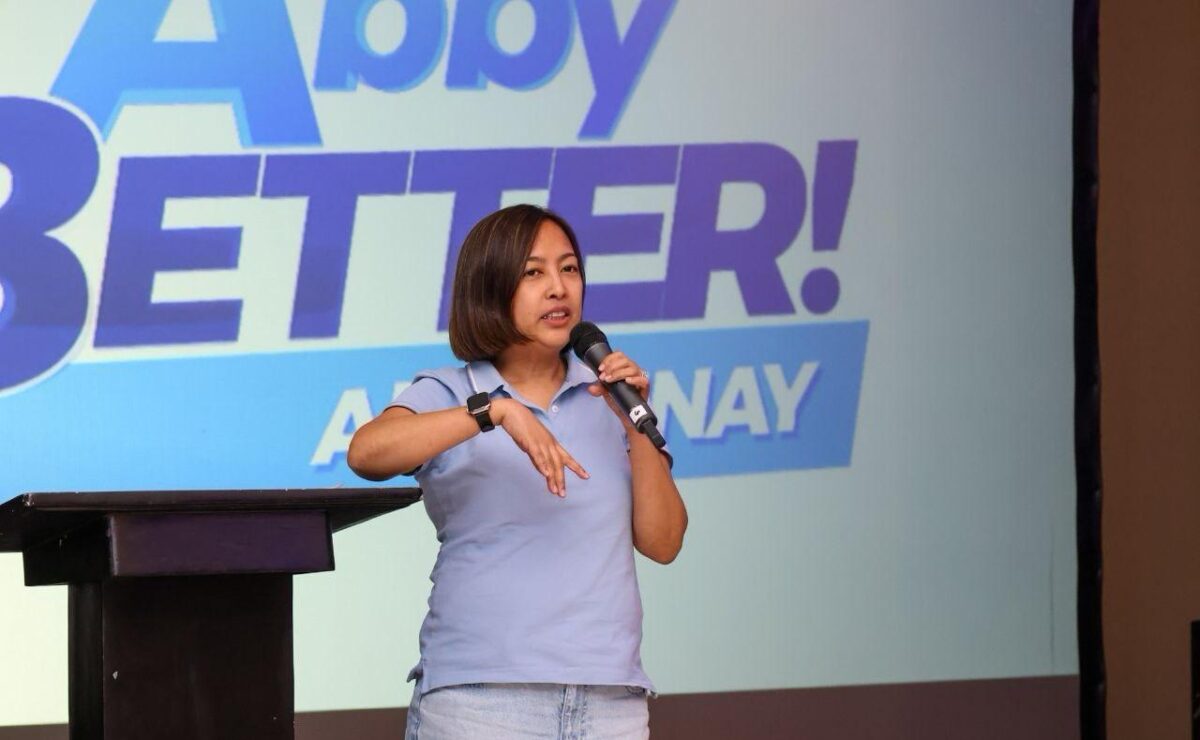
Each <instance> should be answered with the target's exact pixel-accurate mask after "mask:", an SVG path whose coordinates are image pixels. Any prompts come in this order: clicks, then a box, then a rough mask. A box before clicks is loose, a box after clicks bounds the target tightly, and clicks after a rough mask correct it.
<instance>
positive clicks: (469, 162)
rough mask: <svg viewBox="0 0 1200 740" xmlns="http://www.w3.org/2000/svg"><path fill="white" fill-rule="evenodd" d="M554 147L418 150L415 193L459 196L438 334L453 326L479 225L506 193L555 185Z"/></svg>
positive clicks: (439, 312)
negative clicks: (454, 299) (466, 249)
mask: <svg viewBox="0 0 1200 740" xmlns="http://www.w3.org/2000/svg"><path fill="white" fill-rule="evenodd" d="M552 153H553V150H551V149H476V150H468V151H445V152H417V153H416V156H415V159H414V160H413V174H412V185H411V186H410V187H409V190H410V191H411V192H413V193H454V214H453V215H452V216H451V219H450V220H451V223H450V244H449V246H448V247H447V249H446V271H445V273H444V274H443V278H442V303H441V308H439V309H438V330H439V331H442V330H445V328H446V327H447V326H448V325H449V323H450V287H451V286H452V285H453V284H454V266H455V265H456V264H457V263H458V250H459V248H460V247H461V246H462V243H463V239H466V238H467V232H469V231H470V230H471V227H472V226H474V225H475V222H476V221H478V220H479V219H481V218H483V217H484V216H486V215H488V214H489V213H491V212H492V211H494V210H496V209H497V208H499V207H500V196H501V195H502V194H503V193H504V191H505V190H532V189H534V188H544V187H547V186H548V185H549V184H550V156H551V154H552Z"/></svg>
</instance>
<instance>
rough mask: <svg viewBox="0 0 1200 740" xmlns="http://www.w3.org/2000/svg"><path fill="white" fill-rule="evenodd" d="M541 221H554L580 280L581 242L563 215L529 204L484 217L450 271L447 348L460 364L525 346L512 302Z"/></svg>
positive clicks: (581, 270)
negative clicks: (571, 252)
mask: <svg viewBox="0 0 1200 740" xmlns="http://www.w3.org/2000/svg"><path fill="white" fill-rule="evenodd" d="M543 221H553V222H554V223H555V224H557V225H558V227H559V228H561V229H562V230H563V233H565V234H566V235H567V239H568V240H569V241H570V242H571V249H573V250H574V251H575V258H576V259H577V260H578V262H579V277H580V280H583V255H582V254H580V252H579V242H578V240H576V238H575V231H574V230H573V229H572V228H571V226H570V224H568V223H567V222H566V221H565V220H564V219H563V217H562V216H559V215H558V214H557V213H554V212H553V211H550V210H547V209H545V208H542V207H540V206H534V205H528V204H523V205H517V206H509V207H508V208H502V209H500V210H499V211H496V212H495V213H492V214H491V215H488V216H485V217H484V218H483V219H482V220H480V221H479V223H477V224H475V226H474V227H472V228H471V232H470V233H469V234H467V238H466V239H464V240H463V243H462V248H461V249H460V250H459V252H458V263H457V265H456V266H455V268H454V288H453V290H452V293H451V299H450V349H451V350H452V351H453V352H454V355H455V356H456V357H458V358H459V359H460V360H463V361H464V362H473V361H476V360H491V359H493V358H495V357H496V355H498V354H500V352H501V351H502V350H504V349H506V348H507V347H510V346H512V345H514V344H521V343H523V342H527V341H529V337H527V336H525V335H524V334H522V333H521V332H520V331H518V330H517V327H516V325H515V324H513V319H512V299H513V296H514V295H516V292H517V285H518V284H519V283H520V281H521V275H522V274H524V272H525V261H526V260H527V259H528V258H529V252H530V250H532V249H533V240H534V239H535V238H537V232H538V228H540V227H541V225H542V222H543ZM584 284H585V285H586V282H585V283H584Z"/></svg>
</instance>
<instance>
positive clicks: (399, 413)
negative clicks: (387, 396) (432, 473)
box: [346, 406, 479, 481]
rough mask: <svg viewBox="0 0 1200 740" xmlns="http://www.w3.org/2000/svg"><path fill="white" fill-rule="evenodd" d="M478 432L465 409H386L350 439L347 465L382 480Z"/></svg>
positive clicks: (420, 462)
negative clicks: (427, 411) (425, 410)
mask: <svg viewBox="0 0 1200 740" xmlns="http://www.w3.org/2000/svg"><path fill="white" fill-rule="evenodd" d="M478 433H479V424H478V423H477V422H476V421H475V419H474V418H473V417H472V416H471V415H470V414H469V413H467V409H466V407H465V406H459V407H456V408H449V409H444V410H442V411H432V412H429V413H425V414H414V413H413V412H412V411H409V410H408V409H405V408H400V407H393V408H390V409H387V410H386V411H384V412H383V413H382V414H380V415H379V416H378V417H376V418H375V419H373V420H371V421H369V422H367V423H366V424H364V425H363V426H362V427H361V428H359V430H358V431H357V432H355V433H354V438H353V439H351V440H350V449H349V451H348V452H347V453H346V463H347V464H348V465H349V466H350V469H351V470H353V471H354V472H355V473H357V474H358V475H359V476H361V477H363V478H366V479H367V480H374V481H381V480H387V479H388V478H393V477H395V476H397V475H400V474H401V473H407V472H409V471H412V470H414V469H416V468H418V467H420V466H421V465H424V464H425V463H427V462H429V460H431V459H432V458H433V457H435V456H436V455H438V454H440V453H442V452H445V451H446V450H448V449H450V448H451V447H454V446H455V445H457V444H461V443H462V442H464V441H466V440H468V439H470V438H471V437H473V436H475V435H476V434H478Z"/></svg>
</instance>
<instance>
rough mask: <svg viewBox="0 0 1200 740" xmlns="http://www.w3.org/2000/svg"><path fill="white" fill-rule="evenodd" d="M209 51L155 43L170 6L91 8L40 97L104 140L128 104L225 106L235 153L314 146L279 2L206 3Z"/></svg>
mask: <svg viewBox="0 0 1200 740" xmlns="http://www.w3.org/2000/svg"><path fill="white" fill-rule="evenodd" d="M210 1H211V3H212V9H213V22H214V23H215V24H216V32H217V40H216V41H155V40H154V37H155V34H156V33H157V32H158V28H159V26H160V25H162V21H163V17H164V16H165V15H166V12H167V8H168V6H169V5H170V0H141V1H140V2H123V1H122V0H97V2H96V4H95V6H93V7H92V12H91V13H90V14H89V15H88V18H87V21H86V22H85V23H84V24H83V30H82V31H80V32H79V37H78V38H76V40H75V45H74V46H73V47H72V48H71V53H70V54H69V55H68V56H67V59H66V61H65V62H63V67H62V70H61V71H60V72H59V73H58V79H57V80H55V81H54V87H53V88H51V90H50V94H51V95H55V96H57V97H60V98H62V99H64V100H69V101H71V102H72V103H74V104H75V105H77V106H79V107H80V109H82V110H83V112H84V113H86V114H87V115H88V116H89V117H90V118H91V119H92V120H93V121H94V122H95V123H96V127H97V128H99V129H100V132H101V134H102V135H103V137H104V138H106V139H107V138H108V135H109V133H111V132H112V127H113V124H115V123H116V120H117V116H118V114H120V112H121V108H123V107H124V106H126V105H129V104H132V103H212V102H221V103H231V104H232V105H233V110H234V113H235V114H236V116H237V124H238V132H239V134H240V136H241V143H242V145H243V146H250V145H284V144H320V143H321V133H320V131H318V130H317V120H316V118H315V117H314V115H313V109H312V102H311V101H310V100H309V98H308V86H307V84H306V83H305V80H304V70H303V69H302V68H301V66H300V56H299V54H298V53H297V52H296V42H295V39H294V38H293V37H292V26H291V23H290V22H289V21H288V15H287V8H286V7H284V4H283V0H257V2H245V1H244V0H238V1H236V2H228V1H227V0H210Z"/></svg>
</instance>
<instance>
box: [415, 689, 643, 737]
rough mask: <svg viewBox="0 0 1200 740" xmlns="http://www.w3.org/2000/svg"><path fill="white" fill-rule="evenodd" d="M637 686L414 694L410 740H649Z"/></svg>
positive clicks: (450, 691) (641, 692) (446, 691)
mask: <svg viewBox="0 0 1200 740" xmlns="http://www.w3.org/2000/svg"><path fill="white" fill-rule="evenodd" d="M649 721H650V713H649V709H648V707H647V706H646V690H645V689H643V688H640V687H637V686H576V685H571V684H568V685H563V684H548V683H490V684H466V685H463V686H446V687H444V688H440V689H434V690H433V691H429V692H426V693H425V695H424V696H420V695H418V694H417V692H415V691H414V692H413V698H412V704H411V705H410V706H409V707H408V729H407V731H406V732H405V735H404V737H405V740H484V739H486V740H515V739H516V738H547V740H627V739H628V740H645V739H646V738H649V737H650V727H649Z"/></svg>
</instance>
